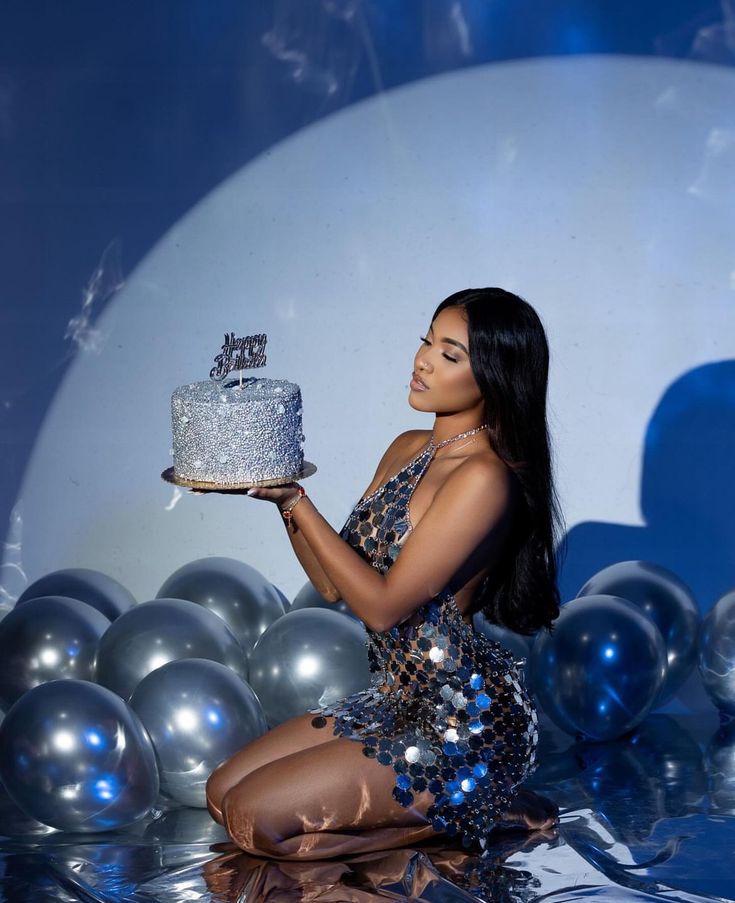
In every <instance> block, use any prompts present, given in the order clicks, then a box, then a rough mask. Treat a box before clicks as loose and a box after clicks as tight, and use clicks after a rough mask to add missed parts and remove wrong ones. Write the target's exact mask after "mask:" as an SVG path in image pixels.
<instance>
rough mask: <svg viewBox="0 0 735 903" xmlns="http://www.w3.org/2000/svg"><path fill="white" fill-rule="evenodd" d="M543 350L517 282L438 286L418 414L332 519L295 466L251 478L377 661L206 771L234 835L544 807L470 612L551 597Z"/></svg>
mask: <svg viewBox="0 0 735 903" xmlns="http://www.w3.org/2000/svg"><path fill="white" fill-rule="evenodd" d="M548 361H549V353H548V344H547V341H546V335H545V333H544V329H543V326H542V324H541V322H540V320H539V318H538V315H537V314H536V312H535V311H534V310H533V308H532V307H531V306H530V305H529V304H528V303H527V302H526V301H524V300H523V299H521V298H519V297H518V296H517V295H514V294H511V293H510V292H507V291H504V290H503V289H499V288H486V289H467V290H465V291H461V292H457V293H455V294H453V295H450V296H449V297H448V298H446V299H445V300H444V301H442V303H441V304H440V305H439V306H438V307H437V309H436V311H435V312H434V316H433V317H432V320H431V325H430V326H429V330H428V333H427V335H425V336H422V337H421V344H420V346H419V348H418V351H417V353H416V356H415V359H414V373H413V378H412V380H411V384H410V394H409V398H408V401H409V404H410V405H411V407H413V408H414V409H415V410H417V411H426V412H427V413H433V414H434V415H435V417H434V424H433V427H432V429H431V430H409V431H408V432H405V433H402V434H401V435H400V436H398V437H397V438H396V439H395V440H394V441H393V442H392V443H391V445H390V446H389V448H388V449H387V451H386V452H385V454H384V455H383V457H382V459H381V461H380V463H379V465H378V468H377V470H376V472H375V476H374V478H373V481H372V482H371V483H370V485H369V486H368V488H367V490H366V492H365V495H364V496H363V497H362V498H361V499H360V501H359V502H358V503H357V505H356V506H355V508H354V509H353V511H352V512H351V514H350V516H349V517H348V519H347V522H346V523H345V525H344V527H343V529H342V531H341V532H340V533H339V534H338V533H336V532H335V531H334V530H333V529H332V527H331V526H330V525H329V524H328V523H327V522H326V521H325V520H324V518H323V517H322V516H321V515H320V514H319V512H318V511H317V509H316V507H315V506H314V504H313V503H312V502H311V500H310V499H309V497H308V496H306V495H305V493H304V490H303V488H302V487H299V486H298V484H296V483H290V484H289V485H288V486H285V487H278V488H257V489H251V490H248V494H249V495H251V496H252V497H254V498H259V499H265V500H268V501H271V502H275V503H276V504H277V505H278V507H279V509H280V510H281V512H282V515H283V517H284V521H285V523H286V527H287V530H288V533H289V538H290V539H291V542H292V544H293V547H294V551H295V552H296V555H297V556H298V558H299V561H300V562H301V564H302V565H303V567H304V570H305V571H306V573H307V574H308V576H309V578H310V579H311V581H312V583H313V584H314V586H315V587H316V588H317V589H318V591H319V592H320V593H321V594H322V595H323V596H324V597H325V598H326V599H327V600H328V601H330V602H337V601H339V600H340V599H344V600H345V601H346V602H347V603H348V604H349V606H350V608H351V609H352V611H353V612H354V613H355V614H356V615H357V616H358V617H359V618H361V619H362V621H363V622H364V624H365V627H366V629H367V632H368V655H369V661H370V668H371V671H373V672H374V673H373V679H372V682H371V686H370V687H368V688H367V689H365V690H362V691H361V692H359V693H355V694H352V695H351V696H348V697H345V698H344V699H342V700H338V701H337V702H335V703H333V704H332V705H329V706H322V707H319V708H317V709H314V710H312V711H311V712H308V713H306V714H304V715H300V716H298V717H295V718H291V719H289V720H288V721H286V722H285V723H283V724H280V725H278V726H277V727H275V728H273V729H272V730H270V731H269V732H268V733H266V734H265V735H264V736H262V737H258V738H257V739H255V740H254V741H252V742H251V743H249V744H248V745H247V746H246V747H245V748H244V749H242V750H240V751H239V752H238V753H236V754H235V755H234V756H232V757H231V758H230V759H228V760H227V761H226V762H224V763H223V764H222V765H220V766H219V767H218V768H217V769H216V770H215V771H214V772H213V773H212V775H211V776H210V779H209V782H208V784H207V799H208V805H209V810H210V812H211V814H212V816H213V817H214V818H215V819H216V820H217V821H219V822H220V823H222V824H223V825H224V826H225V827H226V828H227V830H228V833H229V834H230V836H231V837H232V839H233V840H234V841H235V843H236V844H237V845H238V846H239V847H241V848H242V849H244V850H246V851H248V852H250V853H253V854H255V855H261V856H269V857H277V858H282V859H326V858H330V857H333V856H341V855H346V854H350V853H362V852H366V851H371V850H383V849H390V848H394V847H403V846H406V845H409V844H415V843H418V842H420V841H422V840H424V839H426V838H429V837H432V836H434V835H436V834H442V835H446V836H447V837H449V838H452V837H457V838H458V839H460V838H461V840H462V843H463V845H465V846H471V845H475V846H476V847H477V846H479V847H480V848H482V849H484V848H485V844H486V837H487V834H488V833H489V831H490V830H491V829H492V828H493V827H494V826H496V825H498V824H507V823H508V822H511V823H515V824H518V825H520V826H521V827H527V828H540V829H548V828H549V827H550V826H551V825H552V824H553V823H554V822H555V820H556V815H557V811H558V810H557V808H556V806H555V805H554V804H553V803H552V802H551V801H550V800H547V799H545V798H544V797H541V796H538V795H536V794H533V793H532V792H530V791H528V790H525V789H522V788H521V787H520V784H521V782H522V781H523V780H524V779H525V778H526V777H527V776H528V774H530V772H531V771H532V770H533V769H534V768H535V746H536V742H537V739H538V732H537V729H536V721H537V716H536V712H535V710H534V708H533V705H532V703H531V701H530V699H529V697H528V695H527V694H526V692H525V690H524V688H523V686H522V684H521V683H520V681H519V674H518V671H517V669H516V664H515V663H514V662H513V660H512V658H511V657H510V653H508V651H507V650H506V649H504V647H502V646H500V645H499V644H498V643H494V642H492V641H490V640H488V639H487V638H486V637H485V636H484V635H482V634H480V633H479V632H476V631H474V630H473V628H472V615H473V614H474V613H475V612H477V611H483V613H484V614H485V615H486V617H487V618H488V620H490V621H492V622H494V623H499V624H502V625H504V626H506V627H508V628H510V629H513V630H516V631H518V632H521V633H527V634H528V633H533V632H535V631H536V630H538V629H539V628H542V627H544V628H547V629H550V628H551V626H552V621H553V620H554V619H555V618H556V616H557V615H558V613H559V593H558V589H557V587H556V564H555V556H554V534H555V529H556V527H557V526H558V523H559V520H560V514H559V508H558V502H557V499H556V494H555V490H554V487H553V481H552V476H551V459H550V451H549V440H548V429H547V424H546V390H547V378H548ZM294 490H298V492H295V491H294ZM409 503H410V510H409Z"/></svg>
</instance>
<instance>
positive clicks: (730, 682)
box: [699, 590, 735, 715]
mask: <svg viewBox="0 0 735 903" xmlns="http://www.w3.org/2000/svg"><path fill="white" fill-rule="evenodd" d="M699 673H700V675H701V677H702V683H703V684H704V688H705V690H706V691H707V693H709V697H710V699H711V700H712V702H713V703H714V704H715V705H716V706H717V708H718V709H720V711H721V712H725V713H726V714H727V715H735V590H733V591H732V592H729V593H725V595H724V596H723V597H722V598H721V599H719V600H718V601H717V602H716V603H715V605H714V606H713V607H712V608H711V609H710V610H709V612H708V613H707V615H706V617H705V619H704V620H703V621H702V627H701V630H700V632H699Z"/></svg>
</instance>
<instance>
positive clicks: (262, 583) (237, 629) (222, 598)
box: [156, 557, 286, 654]
mask: <svg viewBox="0 0 735 903" xmlns="http://www.w3.org/2000/svg"><path fill="white" fill-rule="evenodd" d="M156 598H157V599H162V598H166V599H188V600H189V601H190V602H196V603H197V605H201V606H202V607H204V608H207V609H209V611H212V612H214V613H215V614H216V615H219V616H220V618H222V620H223V621H224V622H225V623H226V624H227V626H228V627H229V628H230V630H231V631H232V632H233V633H234V634H235V636H236V637H237V639H238V641H239V643H240V645H241V646H242V648H243V649H244V651H245V653H246V654H249V653H250V652H251V651H252V648H253V646H254V645H255V644H256V642H257V641H258V637H259V636H261V634H262V633H263V632H264V631H265V630H266V629H267V628H268V627H269V626H270V625H271V624H272V623H273V622H274V621H275V620H276V619H277V618H280V617H281V615H282V614H283V613H284V612H285V611H286V607H285V606H284V604H283V601H282V599H281V594H280V593H279V592H278V590H277V589H276V588H275V587H274V586H273V584H272V583H271V582H270V581H269V580H267V579H266V578H265V577H264V576H263V575H262V574H261V573H260V571H258V570H256V569H255V568H254V567H251V566H250V565H249V564H246V563H245V562H244V561H238V560H237V559H235V558H218V557H211V558H199V559H197V560H196V561H191V562H189V563H188V564H185V565H184V566H183V567H180V568H179V569H178V570H177V571H174V573H173V574H171V576H170V577H168V578H167V579H166V580H165V581H164V583H163V586H162V587H161V588H160V589H159V591H158V593H157V594H156Z"/></svg>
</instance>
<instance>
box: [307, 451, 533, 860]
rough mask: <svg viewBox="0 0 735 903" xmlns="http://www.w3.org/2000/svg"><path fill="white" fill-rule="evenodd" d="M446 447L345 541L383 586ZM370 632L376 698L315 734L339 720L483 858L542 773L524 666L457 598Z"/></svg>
mask: <svg viewBox="0 0 735 903" xmlns="http://www.w3.org/2000/svg"><path fill="white" fill-rule="evenodd" d="M462 435H466V434H462ZM454 438H458V437H453V439H454ZM448 441H453V440H445V442H448ZM443 444H444V443H439V444H438V445H434V444H433V443H432V442H429V444H428V445H427V446H426V448H425V449H424V450H423V451H422V452H420V453H419V454H418V455H417V456H416V457H415V458H414V459H413V460H412V461H410V462H409V463H408V464H407V465H405V467H403V468H402V469H401V470H400V471H399V472H398V473H396V474H395V475H394V476H392V477H391V478H390V479H389V480H388V481H387V482H385V483H384V484H383V485H382V486H379V487H378V488H377V489H376V490H375V491H374V492H372V493H371V494H370V495H368V496H365V497H363V498H362V499H360V501H359V502H358V503H357V505H355V507H354V509H353V510H352V512H351V513H350V515H349V516H348V518H347V521H346V522H345V525H344V527H343V528H342V530H341V531H340V535H341V536H342V538H343V539H345V540H346V541H347V542H348V543H349V544H350V545H351V546H352V547H353V548H354V549H356V550H357V551H358V553H359V554H360V555H361V556H362V557H363V558H364V559H365V560H367V561H368V562H369V563H370V564H371V565H372V566H373V567H375V568H376V569H377V570H378V571H380V573H381V574H385V573H386V572H387V571H388V569H389V568H390V567H391V565H392V564H393V562H394V561H395V560H396V559H397V557H398V555H399V553H400V549H401V544H402V542H403V541H404V540H405V538H406V537H407V536H408V535H409V533H410V532H411V529H412V525H411V523H410V518H409V512H408V505H409V501H410V498H411V495H412V493H413V491H414V489H415V488H416V485H417V484H418V482H419V480H420V479H421V477H422V475H423V474H424V472H425V471H426V469H427V467H428V466H429V463H430V462H431V460H432V458H433V456H434V453H435V451H436V449H437V448H440V447H441V446H442V445H443ZM366 630H367V651H368V660H369V664H370V670H371V672H372V678H371V683H370V686H369V687H367V688H366V689H364V690H360V691H359V692H357V693H353V694H351V695H349V696H346V697H343V698H341V699H338V700H337V701H335V702H332V703H330V704H325V705H322V706H319V707H317V708H314V709H310V710H309V712H310V713H311V714H314V715H316V716H317V717H315V718H314V719H312V724H313V725H314V727H317V728H320V727H325V726H326V725H327V723H328V722H327V721H326V719H325V718H324V717H323V716H325V715H332V716H334V719H335V725H334V734H335V735H340V736H343V737H347V738H348V739H352V740H356V741H359V742H361V743H362V746H363V749H362V752H363V754H364V755H365V756H367V757H369V758H373V759H376V760H377V761H378V762H379V763H380V764H381V765H385V766H388V767H392V768H393V770H394V771H395V773H396V774H395V786H394V788H393V796H394V798H395V799H396V800H397V801H398V803H400V805H402V806H404V807H408V806H410V805H411V803H412V802H413V799H414V796H413V791H417V792H420V791H423V790H425V789H427V788H428V789H429V791H430V792H431V793H432V794H433V795H434V802H433V804H432V805H431V806H430V807H429V809H428V812H427V815H428V818H429V819H430V820H431V822H432V825H433V827H434V830H436V831H438V832H444V833H445V834H446V835H447V836H449V837H454V836H455V835H458V836H461V839H462V844H463V846H465V847H469V846H472V845H473V844H474V843H476V844H479V846H480V847H481V848H482V849H484V848H485V835H487V834H488V832H489V831H490V830H491V829H492V827H493V826H494V824H495V823H496V822H497V821H498V820H500V819H501V817H502V815H503V812H504V811H506V810H507V809H508V806H509V804H510V802H511V801H512V799H513V795H514V789H515V787H516V786H517V785H518V784H520V783H521V782H522V781H523V780H524V779H525V778H526V777H527V776H528V775H529V774H531V772H532V771H534V770H535V768H536V762H535V759H536V745H537V742H538V730H537V721H538V719H537V713H536V710H535V708H534V706H533V703H532V702H531V700H530V697H529V696H528V694H527V692H526V690H525V688H524V687H523V684H522V683H521V679H520V675H519V672H518V665H519V664H520V662H515V661H514V659H513V657H512V655H511V653H510V652H509V651H508V650H507V649H506V648H505V647H504V646H501V645H500V644H499V643H497V642H494V641H492V640H490V639H488V638H487V637H485V636H484V634H481V633H479V632H478V631H475V630H474V629H473V627H472V626H471V625H470V624H468V623H466V622H465V621H464V620H463V618H462V613H461V612H460V610H459V608H458V606H457V602H456V600H455V598H454V596H453V594H452V593H451V592H449V591H448V590H443V591H442V592H440V593H438V594H437V595H436V596H434V597H433V598H432V599H431V600H430V601H429V602H427V603H425V604H424V605H422V606H421V607H419V608H418V609H416V610H415V611H414V612H412V613H411V614H410V615H409V616H408V617H407V618H405V619H404V620H403V621H401V622H400V623H399V624H397V625H396V626H394V627H392V628H391V629H390V630H387V631H382V632H380V631H374V630H371V629H369V628H367V627H366Z"/></svg>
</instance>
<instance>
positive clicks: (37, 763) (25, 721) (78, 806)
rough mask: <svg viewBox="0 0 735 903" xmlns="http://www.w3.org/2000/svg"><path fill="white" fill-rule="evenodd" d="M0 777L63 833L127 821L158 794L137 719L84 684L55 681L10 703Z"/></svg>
mask: <svg viewBox="0 0 735 903" xmlns="http://www.w3.org/2000/svg"><path fill="white" fill-rule="evenodd" d="M0 778H2V782H3V784H4V785H5V789H6V790H7V792H8V794H9V795H10V797H11V798H12V799H13V800H14V801H15V803H16V804H17V805H18V806H20V808H21V809H22V810H23V811H24V812H25V813H26V814H27V815H29V816H31V817H32V818H35V819H37V820H38V821H40V822H43V823H44V824H46V825H51V826H52V827H54V828H58V829H60V830H62V831H109V830H112V829H114V828H119V827H121V826H123V825H128V824H132V823H133V822H135V821H137V820H138V819H140V818H143V816H145V815H146V814H147V813H148V811H149V810H150V808H151V807H152V806H153V804H154V802H155V800H156V797H157V795H158V771H157V769H156V758H155V754H154V752H153V746H152V745H151V741H150V739H149V737H148V735H147V734H146V732H145V729H144V728H143V725H142V724H141V723H140V721H139V719H138V716H137V715H136V714H135V713H134V712H133V711H131V709H130V708H128V706H127V705H126V704H125V703H124V702H123V701H122V699H120V697H119V696H117V695H115V694H114V693H112V692H111V691H110V690H107V689H105V688H104V687H100V686H98V685H97V684H93V683H90V682H89V681H84V680H54V681H51V682H50V683H46V684H42V685H41V686H40V687H36V688H35V689H33V690H29V691H28V692H27V693H26V694H25V695H24V696H23V697H21V698H20V699H19V700H18V701H17V702H16V703H15V705H14V706H13V707H12V708H11V709H10V711H9V712H8V713H7V714H6V716H5V719H4V721H3V723H2V725H0Z"/></svg>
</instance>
